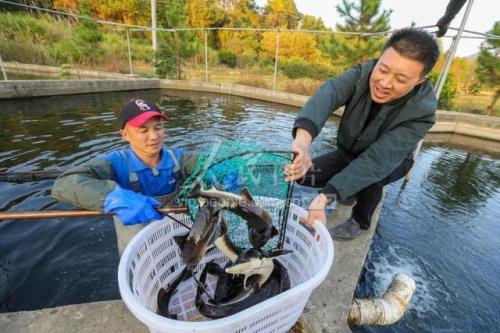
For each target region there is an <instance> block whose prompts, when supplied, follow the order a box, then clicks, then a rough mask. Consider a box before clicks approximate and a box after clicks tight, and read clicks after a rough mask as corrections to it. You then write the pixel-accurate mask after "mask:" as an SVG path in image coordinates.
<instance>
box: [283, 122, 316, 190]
mask: <svg viewBox="0 0 500 333" xmlns="http://www.w3.org/2000/svg"><path fill="white" fill-rule="evenodd" d="M311 142H312V137H311V135H310V134H309V132H307V131H306V130H304V129H302V128H298V129H297V133H296V136H295V140H293V143H292V148H291V149H292V151H293V152H295V153H296V155H295V158H294V160H293V162H292V163H291V164H287V165H285V175H286V177H285V180H286V181H292V180H297V179H299V178H302V177H304V175H305V174H306V173H307V171H308V170H309V169H310V168H311V166H312V162H311V153H310V151H309V147H310V146H311Z"/></svg>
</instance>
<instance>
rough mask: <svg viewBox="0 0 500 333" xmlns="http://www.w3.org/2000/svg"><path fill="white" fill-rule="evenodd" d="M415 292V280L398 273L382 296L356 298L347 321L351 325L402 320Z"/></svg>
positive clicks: (387, 323) (385, 323) (383, 323)
mask: <svg viewBox="0 0 500 333" xmlns="http://www.w3.org/2000/svg"><path fill="white" fill-rule="evenodd" d="M414 292H415V281H413V279H412V278H411V277H409V276H408V275H406V274H401V273H400V274H397V275H396V276H395V277H394V279H393V280H392V282H391V284H390V285H389V288H388V289H387V291H386V292H385V294H384V296H382V298H375V299H357V298H356V299H354V300H353V301H352V304H351V308H350V310H349V316H348V318H347V322H348V324H349V325H350V326H360V325H390V324H394V323H395V322H397V321H398V320H400V319H401V318H402V317H403V315H404V314H405V312H406V310H407V309H408V304H409V303H410V300H411V297H412V296H413V293H414Z"/></svg>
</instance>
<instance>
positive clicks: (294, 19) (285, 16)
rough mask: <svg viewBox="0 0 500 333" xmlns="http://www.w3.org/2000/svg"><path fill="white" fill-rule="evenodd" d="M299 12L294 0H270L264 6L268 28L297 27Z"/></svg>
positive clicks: (265, 22)
mask: <svg viewBox="0 0 500 333" xmlns="http://www.w3.org/2000/svg"><path fill="white" fill-rule="evenodd" d="M298 21H299V12H298V11H297V7H296V6H295V1H294V0H268V2H267V4H266V6H265V7H264V26H265V27H266V28H284V29H296V28H297V25H298Z"/></svg>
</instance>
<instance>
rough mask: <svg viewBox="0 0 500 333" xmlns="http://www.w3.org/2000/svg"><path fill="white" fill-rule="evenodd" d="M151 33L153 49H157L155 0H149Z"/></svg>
mask: <svg viewBox="0 0 500 333" xmlns="http://www.w3.org/2000/svg"><path fill="white" fill-rule="evenodd" d="M151 34H152V40H153V51H154V52H156V51H157V50H158V41H157V39H156V0H151Z"/></svg>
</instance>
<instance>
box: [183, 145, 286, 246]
mask: <svg viewBox="0 0 500 333" xmlns="http://www.w3.org/2000/svg"><path fill="white" fill-rule="evenodd" d="M291 160H292V154H291V152H289V151H279V150H266V149H265V148H264V147H262V146H260V145H258V144H256V143H255V142H249V141H224V142H221V143H217V144H215V145H213V146H211V147H209V148H208V149H206V150H205V151H204V152H202V154H201V155H200V156H199V157H198V162H197V164H196V167H195V169H194V171H193V172H192V174H191V176H190V177H188V178H187V179H186V180H185V181H184V184H183V187H182V189H181V191H180V192H179V194H178V195H177V197H176V199H177V201H178V202H180V203H182V204H183V205H185V206H186V207H187V208H188V212H189V215H190V217H191V219H192V220H194V218H195V216H196V213H197V210H198V208H199V201H198V200H197V199H193V198H189V194H190V191H191V190H192V189H193V187H194V186H195V185H196V184H197V183H200V184H201V185H202V188H203V189H206V190H208V189H210V188H213V187H215V188H216V189H217V190H220V191H225V192H231V193H235V194H240V192H241V190H242V189H243V188H247V189H248V191H249V192H250V193H251V195H252V197H253V199H254V200H255V202H256V203H257V204H258V205H259V206H261V207H263V208H264V209H266V210H267V211H268V212H269V213H270V214H271V215H272V217H273V225H274V226H275V227H276V229H277V230H278V232H279V234H278V235H277V236H275V237H273V238H272V239H271V240H270V241H269V242H267V244H266V245H265V246H264V248H265V249H266V250H271V249H276V248H281V247H282V245H283V241H284V234H285V228H286V218H287V216H288V208H289V204H290V200H289V197H290V195H291V191H292V188H291V186H292V185H291V184H290V183H289V182H286V181H285V180H284V177H285V175H284V166H285V165H286V164H288V163H290V162H291ZM223 214H224V216H225V218H226V221H227V223H228V227H229V236H230V238H231V240H232V241H233V243H234V244H235V245H236V246H238V247H241V248H249V247H251V244H250V242H249V240H248V230H247V224H246V222H245V220H243V219H242V218H241V217H239V216H237V215H236V214H233V213H231V212H229V211H223Z"/></svg>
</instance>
